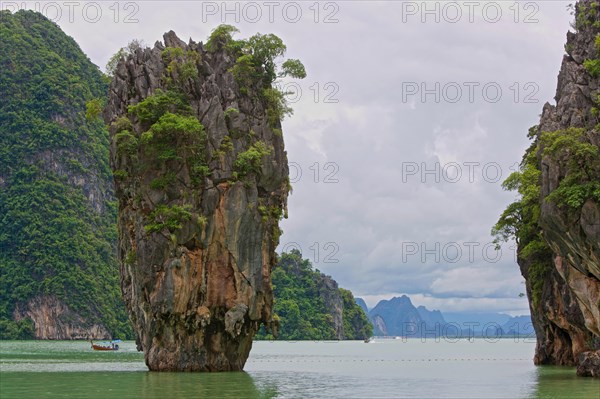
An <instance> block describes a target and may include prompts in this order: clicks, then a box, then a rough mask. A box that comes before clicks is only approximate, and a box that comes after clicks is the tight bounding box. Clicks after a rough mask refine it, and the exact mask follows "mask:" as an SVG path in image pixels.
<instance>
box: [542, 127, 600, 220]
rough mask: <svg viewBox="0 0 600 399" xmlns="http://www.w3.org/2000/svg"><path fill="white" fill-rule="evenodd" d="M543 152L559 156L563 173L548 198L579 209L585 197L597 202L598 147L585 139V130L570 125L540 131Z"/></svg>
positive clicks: (599, 199)
mask: <svg viewBox="0 0 600 399" xmlns="http://www.w3.org/2000/svg"><path fill="white" fill-rule="evenodd" d="M541 144H542V146H543V148H544V155H547V156H550V157H552V158H554V159H556V160H561V161H563V162H561V163H562V164H564V166H565V167H566V170H567V174H566V176H565V177H564V178H563V179H562V180H561V181H560V183H559V185H558V188H557V189H556V190H554V191H553V192H552V193H551V194H550V195H549V196H548V198H547V199H548V200H550V201H554V202H556V203H558V204H559V205H563V204H564V205H567V206H569V207H570V208H572V209H579V208H581V206H582V205H583V203H584V202H585V201H586V200H588V199H593V200H594V201H596V202H600V181H598V176H600V151H599V149H598V147H597V146H595V145H593V144H591V143H589V142H587V141H586V137H585V130H584V129H575V128H570V129H567V130H557V131H555V132H543V133H542V135H541Z"/></svg>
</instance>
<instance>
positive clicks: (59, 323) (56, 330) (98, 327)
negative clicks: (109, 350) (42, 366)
mask: <svg viewBox="0 0 600 399" xmlns="http://www.w3.org/2000/svg"><path fill="white" fill-rule="evenodd" d="M13 317H14V319H15V320H16V321H20V320H23V319H27V318H29V319H31V321H32V322H33V325H34V328H35V338H36V339H90V338H94V339H111V338H112V335H111V334H110V332H109V331H108V330H107V329H106V327H105V326H104V325H102V324H98V323H90V322H89V321H86V319H85V318H83V317H81V316H80V315H79V314H78V313H76V312H74V311H72V310H71V309H70V308H69V307H68V306H67V305H66V304H65V303H64V302H62V301H61V300H59V299H58V298H56V297H55V296H53V295H44V296H38V297H35V298H32V299H30V300H29V301H28V302H27V304H25V305H17V306H16V308H15V311H14V315H13Z"/></svg>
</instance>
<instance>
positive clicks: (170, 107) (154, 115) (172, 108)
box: [129, 89, 192, 126]
mask: <svg viewBox="0 0 600 399" xmlns="http://www.w3.org/2000/svg"><path fill="white" fill-rule="evenodd" d="M167 112H170V113H173V114H180V115H190V114H191V112H192V107H190V105H189V102H188V100H187V98H186V97H185V95H184V94H183V93H180V92H177V91H173V90H168V91H163V90H160V89H157V90H156V92H155V93H154V94H153V95H151V96H148V97H146V98H145V99H144V100H143V101H141V102H139V103H138V104H136V105H131V106H129V113H130V114H131V115H134V116H137V117H138V119H139V121H140V122H141V123H143V124H145V125H148V126H150V125H153V124H154V123H156V122H158V120H159V119H160V117H161V116H163V115H164V114H166V113H167Z"/></svg>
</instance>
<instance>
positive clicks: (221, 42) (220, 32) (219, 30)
mask: <svg viewBox="0 0 600 399" xmlns="http://www.w3.org/2000/svg"><path fill="white" fill-rule="evenodd" d="M237 32H239V29H238V28H236V27H235V26H231V25H219V26H218V27H216V28H215V30H213V31H212V33H211V35H210V37H209V38H208V40H207V41H206V45H205V47H206V50H207V51H208V52H209V53H214V52H216V51H218V50H220V49H222V48H223V47H225V46H226V45H228V44H229V43H231V42H232V41H233V34H235V33H237Z"/></svg>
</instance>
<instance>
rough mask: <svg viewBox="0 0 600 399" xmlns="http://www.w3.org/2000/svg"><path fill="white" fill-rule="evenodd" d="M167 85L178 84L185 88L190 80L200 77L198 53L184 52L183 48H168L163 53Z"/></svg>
mask: <svg viewBox="0 0 600 399" xmlns="http://www.w3.org/2000/svg"><path fill="white" fill-rule="evenodd" d="M162 59H163V62H164V63H165V64H166V65H167V66H166V69H165V73H166V79H167V85H170V86H173V85H174V83H178V84H179V86H183V85H184V84H185V83H186V82H187V81H188V80H190V79H196V78H197V77H198V64H199V63H200V54H199V53H198V52H197V51H191V50H183V49H182V48H181V47H167V48H165V49H164V50H163V52H162Z"/></svg>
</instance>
